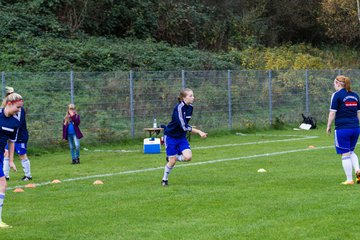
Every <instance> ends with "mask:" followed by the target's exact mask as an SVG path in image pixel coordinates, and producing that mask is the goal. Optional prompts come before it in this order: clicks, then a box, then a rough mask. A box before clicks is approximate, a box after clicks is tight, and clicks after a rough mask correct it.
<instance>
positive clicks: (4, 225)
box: [0, 222, 12, 228]
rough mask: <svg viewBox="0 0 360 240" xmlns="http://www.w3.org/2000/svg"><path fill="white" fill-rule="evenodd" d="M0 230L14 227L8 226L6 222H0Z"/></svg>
mask: <svg viewBox="0 0 360 240" xmlns="http://www.w3.org/2000/svg"><path fill="white" fill-rule="evenodd" d="M0 228H12V226H10V225H7V224H6V223H4V222H0Z"/></svg>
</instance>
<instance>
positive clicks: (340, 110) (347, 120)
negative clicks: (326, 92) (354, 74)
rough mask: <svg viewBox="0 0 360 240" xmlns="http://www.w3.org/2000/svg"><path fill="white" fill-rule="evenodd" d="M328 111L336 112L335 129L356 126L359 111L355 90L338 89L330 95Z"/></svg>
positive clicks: (357, 125) (359, 106)
mask: <svg viewBox="0 0 360 240" xmlns="http://www.w3.org/2000/svg"><path fill="white" fill-rule="evenodd" d="M330 111H333V112H336V115H335V129H349V128H358V127H359V119H358V117H357V112H358V111H360V103H359V96H358V94H357V93H355V92H351V91H350V92H348V91H346V89H344V88H343V89H340V90H339V91H336V92H334V93H333V94H332V96H331V104H330Z"/></svg>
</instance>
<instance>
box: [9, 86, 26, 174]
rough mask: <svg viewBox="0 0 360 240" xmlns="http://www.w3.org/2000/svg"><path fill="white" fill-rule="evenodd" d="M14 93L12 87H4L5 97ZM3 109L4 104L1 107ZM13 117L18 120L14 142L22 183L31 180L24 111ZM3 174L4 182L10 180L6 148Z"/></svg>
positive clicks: (22, 109)
mask: <svg viewBox="0 0 360 240" xmlns="http://www.w3.org/2000/svg"><path fill="white" fill-rule="evenodd" d="M12 93H14V89H13V88H12V87H6V96H9V95H10V94H12ZM2 107H4V103H3V105H2ZM14 117H16V118H18V119H20V128H19V132H18V136H17V140H16V142H15V153H17V154H18V155H19V157H20V160H21V165H22V168H23V171H24V177H22V178H21V180H23V181H29V180H32V176H31V169H30V160H29V158H28V156H27V142H28V140H29V133H28V130H27V126H26V118H25V110H24V108H21V111H20V112H19V113H17V114H16V115H15V116H14ZM4 174H5V178H6V180H10V164H9V154H8V146H7V145H6V147H5V154H4Z"/></svg>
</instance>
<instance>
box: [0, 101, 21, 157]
mask: <svg viewBox="0 0 360 240" xmlns="http://www.w3.org/2000/svg"><path fill="white" fill-rule="evenodd" d="M19 127H20V119H19V118H17V117H13V116H11V117H6V116H5V114H4V109H3V108H0V155H1V156H3V155H4V151H5V146H6V144H7V141H8V140H9V139H10V140H11V141H14V142H15V141H16V140H17V134H18V129H19Z"/></svg>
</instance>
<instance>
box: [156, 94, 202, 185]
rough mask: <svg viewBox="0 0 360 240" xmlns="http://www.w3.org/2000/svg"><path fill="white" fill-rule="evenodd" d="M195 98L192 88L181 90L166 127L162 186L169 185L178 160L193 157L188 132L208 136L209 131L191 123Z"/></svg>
mask: <svg viewBox="0 0 360 240" xmlns="http://www.w3.org/2000/svg"><path fill="white" fill-rule="evenodd" d="M194 99H195V98H194V93H193V91H192V90H191V89H189V88H185V89H183V90H181V91H180V95H179V97H178V101H179V103H178V104H177V105H176V106H175V108H174V110H173V113H172V117H171V122H170V123H169V124H168V125H167V126H166V127H165V129H164V142H165V147H166V156H167V157H166V160H167V163H166V165H165V169H164V176H163V178H162V181H161V185H162V186H168V177H169V174H170V172H171V171H172V169H173V168H174V167H175V163H176V161H180V162H182V161H190V160H191V158H192V152H191V149H190V144H189V142H188V140H187V138H186V133H187V132H191V133H197V134H199V135H200V137H201V138H206V137H207V133H205V132H203V131H201V130H199V129H196V128H193V127H191V126H190V125H189V121H190V119H191V115H192V112H193V106H192V103H193V102H194Z"/></svg>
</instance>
